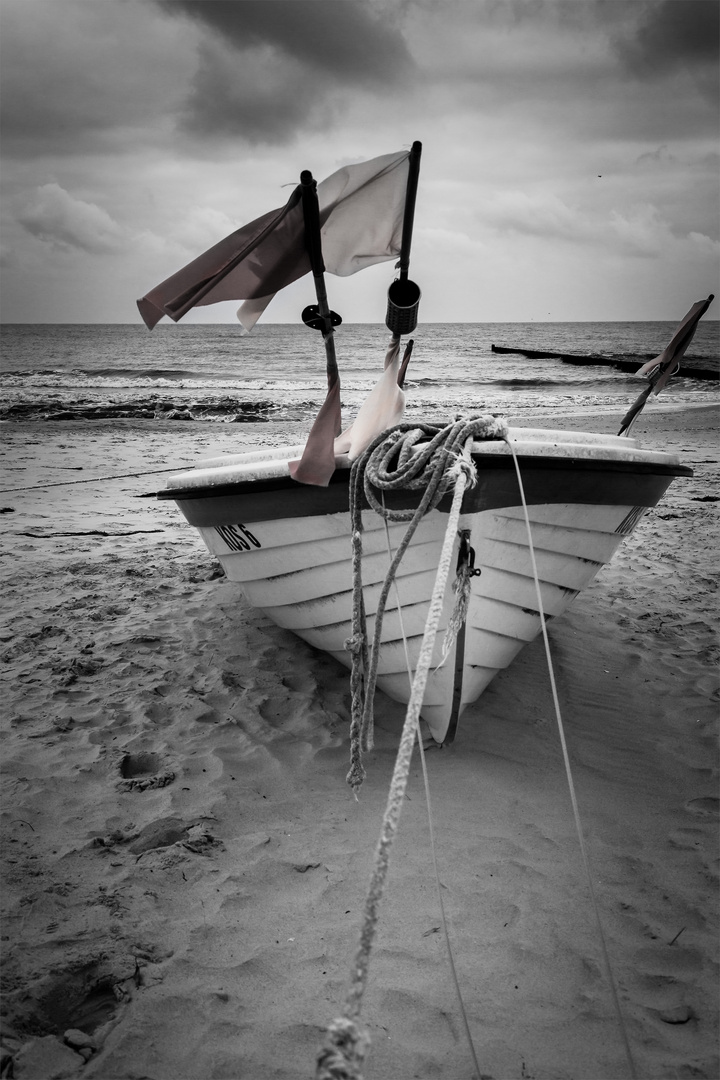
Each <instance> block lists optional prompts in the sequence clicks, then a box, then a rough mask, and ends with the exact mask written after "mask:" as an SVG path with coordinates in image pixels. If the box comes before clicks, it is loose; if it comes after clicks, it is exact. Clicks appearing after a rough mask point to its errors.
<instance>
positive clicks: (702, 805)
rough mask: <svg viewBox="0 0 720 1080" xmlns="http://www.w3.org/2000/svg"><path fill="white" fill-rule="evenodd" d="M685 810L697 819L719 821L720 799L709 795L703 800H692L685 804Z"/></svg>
mask: <svg viewBox="0 0 720 1080" xmlns="http://www.w3.org/2000/svg"><path fill="white" fill-rule="evenodd" d="M685 809H686V810H687V811H688V813H689V814H694V815H695V817H699V818H712V819H713V820H714V821H717V820H718V818H720V799H717V798H715V797H713V796H709V795H708V796H706V797H705V798H702V799H690V800H689V802H686V803H685Z"/></svg>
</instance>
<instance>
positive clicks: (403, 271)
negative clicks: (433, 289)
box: [400, 142, 422, 281]
mask: <svg viewBox="0 0 720 1080" xmlns="http://www.w3.org/2000/svg"><path fill="white" fill-rule="evenodd" d="M421 154H422V143H421V142H414V143H413V144H412V149H411V150H410V156H409V158H408V179H407V193H406V195H405V213H404V214H403V230H402V247H401V249H400V280H401V281H405V280H406V278H407V276H408V269H409V267H410V245H411V243H412V231H413V222H414V220H415V200H416V198H417V189H418V178H419V176H420V155H421Z"/></svg>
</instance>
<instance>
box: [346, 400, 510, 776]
mask: <svg viewBox="0 0 720 1080" xmlns="http://www.w3.org/2000/svg"><path fill="white" fill-rule="evenodd" d="M506 432H507V427H506V425H505V424H504V423H503V422H502V421H499V420H496V419H495V418H494V417H492V416H479V417H472V418H469V419H463V418H460V419H458V420H456V421H455V422H454V423H451V424H448V425H447V426H446V427H444V428H438V427H435V426H433V425H429V424H421V425H413V424H408V423H405V424H398V425H397V426H396V427H394V428H391V429H389V430H388V431H386V432H383V433H382V434H381V435H379V436H378V437H377V438H376V439H375V440H374V441H373V442H372V443H371V444H370V446H368V448H367V450H365V452H364V453H363V454H362V455H361V456H360V457H359V458H358V459H357V460H356V461H355V462H354V463H353V466H352V469H351V472H350V514H351V523H352V533H353V632H352V637H351V639H350V640H349V641H348V642H347V643H346V647H347V648H349V649H350V650H351V651H352V653H353V673H352V675H351V689H352V695H353V696H352V721H351V727H350V771H349V772H348V776H347V782H348V784H350V786H351V787H352V788H353V791H355V793H356V795H357V792H358V790H359V788H360V787H361V785H362V782H363V780H364V778H365V769H364V766H363V764H362V755H363V753H364V752H365V751H367V750H369V749H371V748H372V743H373V734H372V731H373V700H374V696H375V683H376V680H377V668H378V662H379V657H380V641H381V635H382V627H383V618H384V615H385V607H386V604H387V598H388V595H389V593H390V589H391V587H392V583H393V581H394V580H395V575H396V573H397V569H398V567H399V565H400V562H401V560H402V558H403V556H404V554H405V552H406V551H407V549H408V547H409V545H410V542H411V540H412V538H413V535H414V533H415V531H416V529H417V527H418V525H419V524H420V522H421V520H422V519H423V517H424V516H425V515H426V514H427V513H429V511H430V510H433V509H434V508H435V507H436V506H437V505H438V503H439V502H440V500H441V499H442V497H443V496H444V495H445V493H446V492H447V491H448V489H449V488H450V487H451V486H452V484H453V482H454V481H455V478H456V475H457V471H456V463H457V462H458V460H459V454H460V453H461V450H462V448H463V447H464V446H465V445H466V444H467V442H468V440H469V439H470V440H472V439H482V438H486V439H487V438H504V436H505V434H506ZM421 440H427V441H426V442H425V443H424V444H423V445H421V447H420V449H419V450H418V451H417V452H416V451H415V447H416V446H417V445H418V443H420V442H421ZM472 482H473V483H474V480H473V481H472ZM407 488H411V489H418V488H425V491H424V493H423V495H422V498H421V500H420V503H419V505H418V507H417V509H415V510H412V509H410V510H398V509H395V510H393V509H389V508H388V507H386V506H385V504H384V501H383V502H381V501H380V499H378V497H377V494H376V491H379V492H380V495H381V498H382V497H383V496H384V493H385V492H390V491H397V490H401V489H407ZM362 495H364V496H365V498H366V500H367V502H368V504H369V505H370V506H371V507H372V508H373V509H374V510H375V511H376V512H377V513H378V514H380V515H381V516H382V517H383V518H385V519H386V520H388V521H396V522H397V521H408V522H409V525H408V528H407V531H406V533H405V535H404V537H403V539H402V541H401V543H400V545H399V547H398V549H397V551H396V553H395V556H394V558H393V560H392V563H391V565H390V567H389V569H388V572H387V574H386V575H385V580H384V582H383V585H382V588H381V591H380V596H379V599H378V604H377V610H376V613H375V629H374V633H373V642H372V648H371V649H370V652H369V656H368V653H367V644H366V641H367V632H366V622H365V612H364V601H363V587H362V565H361V562H362V530H363V525H362ZM360 664H362V677H361V676H360V674H359V673H358V671H357V670H356V669H357V668H359V667H360Z"/></svg>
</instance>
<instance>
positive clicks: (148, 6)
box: [0, 0, 720, 323]
mask: <svg viewBox="0 0 720 1080" xmlns="http://www.w3.org/2000/svg"><path fill="white" fill-rule="evenodd" d="M718 10H719V6H718V4H717V3H716V2H715V0H710V2H706V0H649V2H646V0H547V2H546V0H221V2H216V0H0V16H1V19H0V33H1V35H2V57H1V60H2V64H1V66H0V77H1V79H2V140H3V148H2V184H3V192H2V202H1V204H0V211H1V213H2V292H1V294H0V296H1V299H2V318H3V320H4V321H6V322H78V323H85V322H139V316H138V314H137V310H136V307H135V300H136V299H137V297H139V296H141V295H142V294H143V293H145V292H146V291H147V290H149V289H150V288H151V287H152V286H154V285H156V284H157V283H158V282H159V281H161V280H162V279H164V278H165V277H167V276H168V275H169V274H171V273H173V272H174V271H175V270H177V269H179V268H180V267H181V266H182V265H184V264H185V263H186V262H188V261H190V259H192V258H194V257H195V256H196V255H197V254H199V253H200V252H201V251H203V250H204V249H205V248H207V247H209V246H210V245H212V244H213V243H215V242H216V241H217V240H219V239H221V238H222V237H223V236H225V235H227V234H228V233H230V232H232V231H233V230H234V229H236V228H238V227H239V226H240V225H242V224H244V223H245V222H247V221H249V220H251V219H252V218H254V217H257V216H259V215H260V214H262V213H265V212H266V211H268V210H271V209H273V208H274V207H276V206H281V205H282V204H283V203H284V202H285V201H286V199H287V198H288V195H289V193H290V189H289V188H288V187H286V186H284V185H294V184H295V183H297V181H298V178H299V174H300V171H301V170H302V169H305V168H307V169H310V170H311V171H312V172H313V174H314V175H315V176H316V177H317V178H318V179H322V178H323V177H325V176H327V175H328V174H329V173H331V172H333V171H334V170H335V169H336V168H338V167H339V166H340V165H342V164H346V163H348V162H352V161H357V160H361V159H363V158H370V157H375V156H377V155H379V154H384V153H390V152H393V151H396V150H400V149H403V148H404V147H409V146H410V144H411V143H412V141H413V140H415V139H419V140H421V141H422V143H423V160H422V167H421V175H420V191H419V195H418V202H417V212H416V219H415V232H414V238H413V252H412V258H411V265H410V271H411V273H410V276H411V277H412V278H413V279H414V280H416V281H417V282H418V284H419V285H420V287H421V289H422V291H423V301H422V304H421V319H422V321H425V322H446V321H456V320H461V321H466V322H494V321H505V320H521V321H522V320H530V319H535V320H597V319H610V320H615V319H672V320H674V319H678V320H679V319H680V318H681V317H682V315H684V313H685V311H686V310H687V309H688V308H689V307H690V305H691V303H692V302H693V301H695V300H698V299H701V298H702V297H704V296H706V295H707V294H708V293H709V292H711V291H717V284H718V270H719V267H720V237H719V235H718V224H719V223H718V197H719V181H718V176H719V165H720V158H719V154H718V150H719V146H718V37H719V35H718ZM392 274H393V272H392V264H385V265H382V266H380V267H374V268H372V269H370V270H367V271H364V272H361V273H359V274H357V275H356V276H355V277H352V278H349V279H344V280H341V279H338V278H334V277H329V278H328V283H327V284H328V292H329V296H330V301H331V306H333V307H334V308H335V309H336V310H337V311H339V312H340V314H341V315H342V316H343V318H344V319H345V321H347V322H353V321H371V322H372V321H378V322H382V320H383V318H384V308H385V299H384V297H385V292H386V289H387V286H388V284H389V282H390V281H391V280H392ZM313 301H314V295H313V290H312V284H311V282H310V280H309V279H305V280H304V281H301V282H298V283H296V284H295V285H293V286H292V287H291V288H290V289H288V290H286V292H285V293H283V294H281V296H278V297H277V298H276V299H275V300H274V301H273V303H272V304H271V306H270V307H269V308H268V311H267V313H266V315H265V316H264V321H266V322H285V321H292V320H295V319H296V318H297V317H298V313H299V311H300V310H301V309H302V307H304V306H305V304H307V303H311V302H313ZM236 307H237V305H236V304H222V305H216V306H213V307H209V308H204V309H197V310H196V311H195V312H191V313H190V315H188V316H187V317H186V321H215V322H222V321H230V320H234V318H235V315H234V312H235V308H236ZM715 307H716V305H714V306H713V309H711V311H710V313H709V315H710V317H715V318H717V317H718V312H717V311H716V310H715Z"/></svg>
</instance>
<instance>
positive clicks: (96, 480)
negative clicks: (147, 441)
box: [0, 465, 182, 495]
mask: <svg viewBox="0 0 720 1080" xmlns="http://www.w3.org/2000/svg"><path fill="white" fill-rule="evenodd" d="M181 471H182V468H181V467H178V466H177V465H175V466H174V467H173V468H172V469H146V470H145V471H144V472H128V473H118V474H117V476H88V477H83V478H82V480H58V481H57V482H55V483H52V484H30V485H29V486H28V487H16V488H0V495H7V494H8V493H9V492H11V491H44V490H45V488H54V487H70V486H71V485H72V484H100V483H102V482H103V481H104V480H128V479H130V478H131V477H132V478H137V477H140V476H155V475H157V474H158V473H168V472H173V473H175V472H181Z"/></svg>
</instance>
